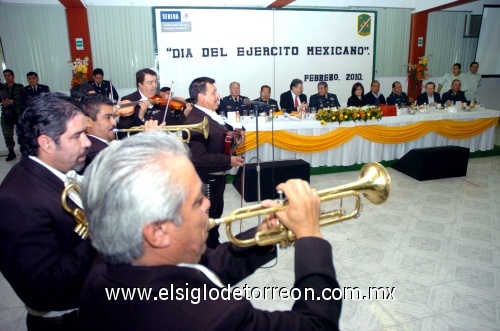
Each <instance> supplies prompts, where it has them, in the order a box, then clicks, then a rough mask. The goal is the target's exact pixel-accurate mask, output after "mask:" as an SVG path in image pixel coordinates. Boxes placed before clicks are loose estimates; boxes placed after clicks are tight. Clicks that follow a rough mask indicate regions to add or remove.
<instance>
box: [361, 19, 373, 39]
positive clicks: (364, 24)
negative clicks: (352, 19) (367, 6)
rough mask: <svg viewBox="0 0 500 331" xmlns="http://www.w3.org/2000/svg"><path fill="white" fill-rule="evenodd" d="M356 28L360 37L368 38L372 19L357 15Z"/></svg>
mask: <svg viewBox="0 0 500 331" xmlns="http://www.w3.org/2000/svg"><path fill="white" fill-rule="evenodd" d="M357 28H358V34H359V35H360V36H363V37H365V36H369V35H370V33H371V32H372V17H371V16H370V15H368V14H361V15H359V16H358V25H357Z"/></svg>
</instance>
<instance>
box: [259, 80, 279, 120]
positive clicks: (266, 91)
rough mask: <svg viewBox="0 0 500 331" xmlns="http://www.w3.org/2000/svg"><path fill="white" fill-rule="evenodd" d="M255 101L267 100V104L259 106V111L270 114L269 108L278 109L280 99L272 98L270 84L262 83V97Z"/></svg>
mask: <svg viewBox="0 0 500 331" xmlns="http://www.w3.org/2000/svg"><path fill="white" fill-rule="evenodd" d="M253 101H259V102H265V103H266V105H260V106H257V109H258V110H257V111H258V112H259V114H260V113H266V114H269V110H272V111H273V112H274V111H276V110H277V109H278V101H276V100H274V99H271V87H270V86H268V85H262V86H261V88H260V98H258V99H255V100H253Z"/></svg>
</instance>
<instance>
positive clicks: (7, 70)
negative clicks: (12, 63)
mask: <svg viewBox="0 0 500 331" xmlns="http://www.w3.org/2000/svg"><path fill="white" fill-rule="evenodd" d="M6 72H8V73H9V74H11V75H12V76H15V75H14V71H12V70H11V69H5V70H4V71H3V73H4V74H5V73H6Z"/></svg>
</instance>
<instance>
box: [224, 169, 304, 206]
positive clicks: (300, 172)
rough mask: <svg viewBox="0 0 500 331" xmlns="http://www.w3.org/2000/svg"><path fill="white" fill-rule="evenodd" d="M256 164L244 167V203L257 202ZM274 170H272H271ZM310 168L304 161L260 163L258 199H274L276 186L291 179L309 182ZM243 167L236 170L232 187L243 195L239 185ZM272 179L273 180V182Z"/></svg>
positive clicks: (276, 195) (276, 196)
mask: <svg viewBox="0 0 500 331" xmlns="http://www.w3.org/2000/svg"><path fill="white" fill-rule="evenodd" d="M256 168H257V163H248V164H246V165H245V176H244V177H245V183H244V189H245V192H244V196H243V198H244V199H245V201H246V202H251V201H257V169H256ZM273 168H274V170H273ZM310 175H311V166H310V164H309V163H307V162H306V161H304V160H285V161H275V162H261V163H260V198H261V200H265V199H276V198H278V194H277V193H276V186H277V185H278V184H280V183H284V182H286V181H287V180H289V179H292V178H300V179H302V180H306V181H307V182H309V179H310ZM242 177H243V167H241V168H239V169H238V173H237V174H236V176H235V177H234V180H233V186H234V187H235V188H236V190H238V192H239V193H240V194H241V195H243V192H242V188H241V186H242V185H241V184H242ZM273 178H274V180H273Z"/></svg>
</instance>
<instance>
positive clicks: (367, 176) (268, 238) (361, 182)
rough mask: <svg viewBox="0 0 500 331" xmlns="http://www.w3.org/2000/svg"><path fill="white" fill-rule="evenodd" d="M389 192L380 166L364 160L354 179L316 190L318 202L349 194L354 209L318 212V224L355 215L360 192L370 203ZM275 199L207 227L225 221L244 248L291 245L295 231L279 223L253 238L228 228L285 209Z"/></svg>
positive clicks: (234, 239) (381, 199) (284, 204)
mask: <svg viewBox="0 0 500 331" xmlns="http://www.w3.org/2000/svg"><path fill="white" fill-rule="evenodd" d="M390 191H391V177H390V176H389V173H388V172H387V170H386V169H385V168H384V166H382V165H381V164H379V163H376V162H371V163H367V164H365V165H364V166H363V168H362V169H361V172H360V175H359V179H358V180H357V181H355V182H353V183H349V184H346V185H341V186H337V187H334V188H330V189H325V190H321V191H318V192H317V193H318V197H319V198H320V201H321V202H322V203H323V202H325V201H329V200H335V199H340V200H341V201H342V199H343V198H346V197H349V196H352V197H354V199H355V206H354V209H353V211H352V212H351V213H349V214H346V213H345V211H344V210H343V209H342V207H340V209H337V210H332V211H324V212H321V214H320V217H319V226H321V227H322V226H326V225H329V224H332V223H338V222H343V221H345V220H348V219H352V218H357V217H359V215H360V214H361V207H362V204H361V197H360V195H361V194H363V196H364V197H365V198H366V199H367V200H368V201H370V202H371V203H373V204H375V205H379V204H382V203H384V202H385V201H387V199H388V198H389V194H390ZM277 202H279V203H281V204H282V206H280V207H277V208H264V207H262V206H261V205H253V206H248V207H244V208H239V209H236V210H235V211H233V212H232V213H231V214H230V215H229V216H227V217H223V218H218V219H210V220H209V222H210V227H211V228H212V227H214V226H215V225H218V224H222V223H226V232H227V237H228V239H229V240H230V241H231V242H232V243H233V244H234V245H236V246H240V247H247V246H253V245H259V246H266V245H273V244H279V245H280V247H281V248H286V247H287V246H290V245H293V244H294V242H295V234H294V233H293V232H292V231H290V230H289V229H287V228H286V227H285V226H284V225H283V224H280V225H279V226H278V227H277V228H273V229H270V230H266V231H261V232H258V233H257V234H256V235H255V236H254V238H251V239H245V240H241V239H238V238H237V237H236V236H235V235H234V234H233V233H232V230H231V224H232V223H233V222H234V221H237V220H244V219H247V218H251V217H255V216H260V215H266V214H274V213H278V212H280V211H283V210H285V209H286V208H288V202H287V201H286V200H277Z"/></svg>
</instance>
